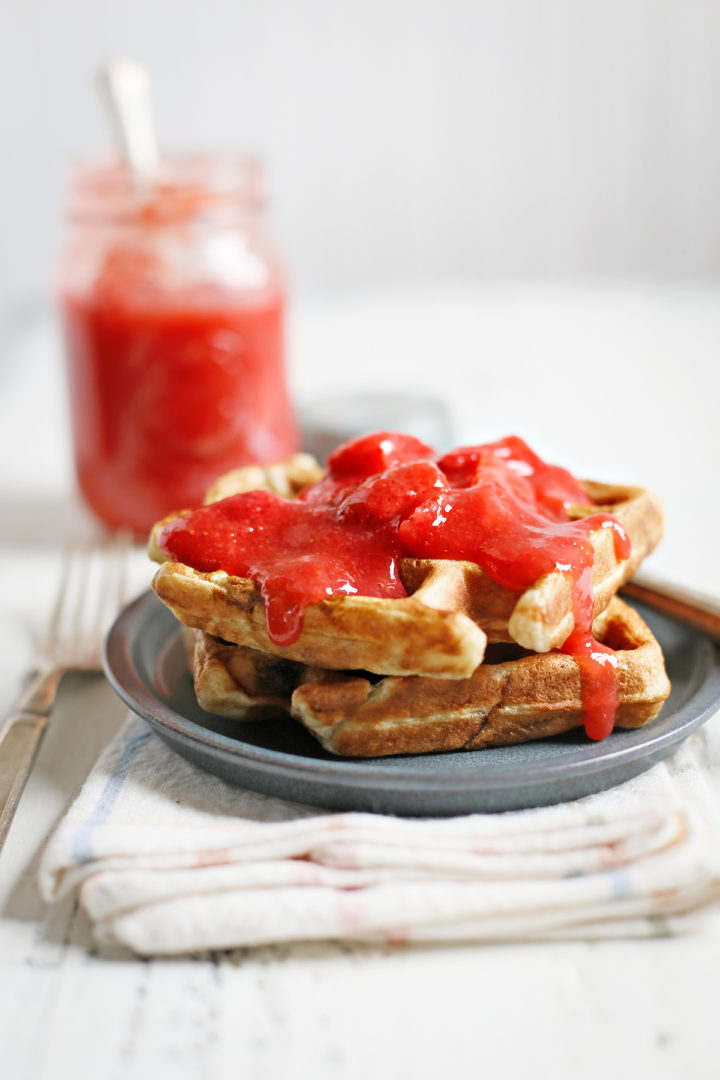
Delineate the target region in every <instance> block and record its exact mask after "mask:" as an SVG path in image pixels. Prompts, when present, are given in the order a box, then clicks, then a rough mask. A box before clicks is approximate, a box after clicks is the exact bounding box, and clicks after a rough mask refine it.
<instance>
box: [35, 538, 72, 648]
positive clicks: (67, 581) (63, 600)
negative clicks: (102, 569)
mask: <svg viewBox="0 0 720 1080" xmlns="http://www.w3.org/2000/svg"><path fill="white" fill-rule="evenodd" d="M77 563H78V548H77V547H76V546H74V545H72V546H71V545H68V546H67V547H66V548H65V550H64V552H63V560H62V567H61V571H60V587H59V589H58V593H57V599H56V600H55V605H54V607H53V611H52V615H51V616H50V623H49V625H48V628H47V631H46V633H45V635H44V637H43V639H42V643H41V646H40V647H41V649H42V650H43V651H45V652H52V651H53V650H54V649H55V648H57V646H58V645H59V643H60V641H61V640H62V638H63V631H64V625H65V623H66V621H67V615H68V611H67V608H68V603H69V602H70V599H71V597H72V596H73V595H74V597H75V601H76V603H77V593H73V589H72V586H73V583H74V579H75V576H76V573H77Z"/></svg>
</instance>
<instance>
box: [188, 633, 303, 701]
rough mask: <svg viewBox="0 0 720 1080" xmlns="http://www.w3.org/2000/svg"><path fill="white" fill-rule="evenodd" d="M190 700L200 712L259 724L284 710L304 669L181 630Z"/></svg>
mask: <svg viewBox="0 0 720 1080" xmlns="http://www.w3.org/2000/svg"><path fill="white" fill-rule="evenodd" d="M183 629H184V637H185V642H186V647H187V654H188V665H189V667H190V670H191V672H192V675H193V683H194V686H195V696H196V697H197V700H198V704H199V705H200V707H201V708H202V709H205V711H206V712H209V713H216V714H218V715H219V716H228V717H230V718H232V719H233V720H264V719H267V718H269V717H271V716H275V715H277V714H278V713H279V712H284V713H287V712H289V710H290V697H291V695H292V692H293V690H294V689H295V687H296V686H297V685H298V683H299V682H300V679H301V675H302V673H303V672H304V671H305V668H303V666H302V665H301V664H295V663H293V661H292V660H283V659H282V657H279V656H270V655H269V654H268V653H261V652H258V651H257V649H245V648H243V646H242V645H229V644H228V643H227V642H225V641H220V640H219V639H218V638H213V637H210V635H209V634H205V633H203V631H202V630H189V629H188V628H187V627H184V628H183Z"/></svg>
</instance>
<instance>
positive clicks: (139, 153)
mask: <svg viewBox="0 0 720 1080" xmlns="http://www.w3.org/2000/svg"><path fill="white" fill-rule="evenodd" d="M100 83H101V86H102V89H103V92H104V96H105V98H106V100H107V102H108V105H109V108H110V115H111V117H112V120H113V125H114V127H115V130H116V132H117V136H118V141H119V143H120V149H121V151H122V155H123V157H124V158H125V161H126V162H127V165H128V168H129V169H130V173H131V175H132V177H133V180H134V183H135V185H136V186H137V187H138V188H148V187H150V186H152V184H153V182H154V179H155V177H156V175H157V172H158V166H159V163H160V155H159V153H158V146H157V138H156V136H155V124H154V122H153V115H152V108H151V105H150V78H149V76H148V74H147V72H146V71H145V69H144V68H142V67H141V66H140V65H139V64H137V63H135V61H134V60H128V59H126V58H121V59H118V60H113V61H111V62H110V63H108V64H105V66H104V67H103V68H102V69H101V72H100Z"/></svg>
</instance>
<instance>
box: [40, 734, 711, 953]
mask: <svg viewBox="0 0 720 1080" xmlns="http://www.w3.org/2000/svg"><path fill="white" fill-rule="evenodd" d="M719 725H720V717H718V718H716V719H715V721H711V723H710V724H708V725H706V727H705V729H704V730H703V731H702V732H700V733H698V734H696V735H694V736H693V737H692V738H691V739H689V740H688V741H687V742H686V743H685V744H683V746H682V747H681V748H680V750H679V751H677V753H676V754H675V756H674V757H673V758H671V759H669V760H668V761H667V762H664V763H662V764H660V765H656V766H655V767H654V768H653V769H652V770H650V771H649V772H646V773H644V774H643V775H641V776H639V777H637V778H635V779H634V780H631V781H629V782H627V783H625V784H623V785H621V786H620V787H617V788H614V789H613V790H611V791H608V792H604V793H602V794H599V795H593V796H590V797H588V798H586V799H581V800H578V801H577V802H573V803H567V804H563V805H559V806H554V807H550V808H546V809H539V810H525V811H517V812H512V813H506V814H490V815H487V814H483V815H479V814H475V815H470V816H467V817H458V818H451V819H434V820H417V819H403V818H393V817H387V816H383V815H376V814H357V813H348V814H337V813H332V814H330V813H326V812H322V811H318V810H317V809H313V808H312V807H307V806H300V805H297V804H294V803H289V802H283V801H282V800H280V799H275V798H270V797H268V796H265V795H259V794H255V793H253V792H249V791H245V790H241V789H238V788H235V787H232V786H230V785H228V784H226V783H224V782H223V781H222V780H219V779H217V778H216V777H214V776H210V775H209V774H207V773H205V772H202V771H201V770H199V769H197V768H195V767H194V766H193V765H191V764H189V763H188V762H186V761H184V760H183V759H182V758H180V757H178V756H177V755H176V754H175V753H173V752H172V751H171V750H170V749H168V748H167V747H166V746H165V744H164V743H163V742H162V741H161V740H160V739H159V738H157V736H156V735H154V734H153V733H152V732H151V731H150V729H149V728H147V727H146V726H145V725H144V723H143V722H142V721H140V720H138V719H136V718H134V717H131V718H129V719H128V721H127V723H126V724H125V726H124V728H123V729H122V731H121V732H120V733H119V735H118V736H117V737H116V738H115V740H114V741H113V742H112V743H111V744H110V745H109V746H108V748H107V749H106V750H105V752H104V754H103V755H102V757H101V759H100V761H99V762H98V764H97V765H96V767H95V769H94V770H93V772H92V773H91V774H90V776H89V778H88V780H87V782H86V784H85V786H84V788H83V790H82V792H81V794H80V796H79V797H78V799H77V800H76V802H75V804H74V805H73V806H72V808H71V810H70V811H69V813H68V814H67V816H66V817H65V819H64V820H63V821H62V822H61V824H60V826H59V828H58V830H57V832H56V834H55V836H54V837H53V838H52V840H51V842H50V843H49V845H48V847H47V849H46V851H45V853H44V856H43V859H42V863H41V869H40V883H41V888H42V892H43V894H44V896H45V897H46V898H47V899H48V900H54V899H56V898H57V897H59V896H62V895H65V894H67V893H68V892H69V891H77V892H78V894H79V898H80V902H81V904H82V906H83V907H84V909H85V910H86V912H87V914H88V915H89V917H90V920H91V921H92V923H93V926H94V930H95V934H96V937H97V939H98V940H99V941H101V942H113V943H121V944H123V945H126V946H128V947H129V948H130V949H132V950H134V951H135V952H137V953H139V954H141V955H146V956H150V955H161V954H172V953H191V952H194V951H199V950H206V949H223V948H232V947H235V946H242V945H256V944H266V943H270V942H280V941H291V940H308V939H341V938H354V939H361V940H368V941H386V942H394V943H404V942H413V941H448V940H453V939H457V940H476V941H490V940H523V939H524V940H531V939H540V938H568V937H575V938H597V937H612V936H621V935H624V936H628V935H632V936H639V935H658V934H669V933H676V932H680V931H684V930H688V929H692V928H693V927H694V926H695V925H696V924H697V921H698V916H699V914H700V912H701V911H705V910H706V909H707V908H708V906H709V905H710V904H711V903H712V902H713V901H717V900H718V899H720V839H719V838H720V799H719V798H718V786H719V784H720V780H719V778H720V726H719ZM715 910H717V908H715Z"/></svg>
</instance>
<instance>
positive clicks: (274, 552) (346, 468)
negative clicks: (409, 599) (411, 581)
mask: <svg viewBox="0 0 720 1080" xmlns="http://www.w3.org/2000/svg"><path fill="white" fill-rule="evenodd" d="M571 504H582V505H588V504H589V500H588V496H587V495H586V493H585V492H584V490H583V489H582V487H581V486H580V485H579V484H578V482H577V481H576V480H575V479H574V478H573V477H572V476H571V475H570V473H568V472H567V471H566V470H565V469H561V468H558V467H557V466H552V465H546V464H545V463H544V462H543V461H541V460H540V458H538V457H537V455H536V454H534V453H533V452H532V450H530V448H529V447H528V446H527V445H526V444H525V443H524V442H523V441H522V440H521V439H519V438H517V437H514V436H513V437H510V438H508V439H503V440H501V441H499V442H496V443H488V444H486V445H483V446H472V447H464V448H462V449H459V450H455V451H453V452H452V453H450V454H445V455H444V456H442V457H438V456H437V455H436V453H435V452H434V451H433V450H432V448H431V447H429V446H427V445H425V444H424V443H422V442H420V441H419V440H418V439H414V438H412V437H410V436H407V435H396V434H393V433H389V432H379V433H375V434H373V435H367V436H363V437H361V438H359V439H354V440H351V441H350V442H348V443H344V444H343V445H342V446H341V447H339V448H338V449H337V450H336V451H335V452H334V453H333V454H332V455H331V457H330V459H329V461H328V472H327V475H326V476H325V478H324V479H323V480H321V481H320V482H319V483H318V484H314V485H313V486H312V487H310V488H308V489H306V490H305V491H304V492H303V493H302V494H301V496H300V497H299V499H297V500H295V501H288V500H285V499H282V498H280V497H278V496H276V495H273V494H271V493H270V492H267V491H254V492H247V493H244V494H241V495H234V496H231V497H230V498H228V499H223V500H222V501H221V502H217V503H213V504H212V505H211V506H206V507H203V508H201V509H199V510H194V511H192V512H190V513H189V514H186V515H184V516H183V517H181V518H178V519H177V520H176V521H173V522H171V523H170V524H169V525H166V526H165V527H164V529H163V530H162V531H161V534H160V538H159V543H160V547H161V548H162V550H163V551H164V552H165V554H166V555H168V556H169V557H170V558H173V559H176V560H178V561H180V562H183V563H185V564H186V565H189V566H192V567H194V568H195V569H196V570H200V571H205V572H209V571H213V570H224V571H225V572H227V573H228V574H232V575H235V576H238V577H247V578H250V579H251V580H252V581H254V582H255V584H256V585H257V586H258V588H259V590H260V592H261V594H262V596H263V599H264V601H265V605H266V617H267V627H268V634H269V635H270V637H271V639H272V640H273V641H275V642H276V643H277V644H279V645H287V644H289V643H290V642H292V641H294V640H295V638H296V637H297V635H298V634H299V632H300V629H301V626H302V618H303V612H304V610H305V608H306V607H307V605H308V604H312V603H316V602H318V601H320V600H324V599H326V598H327V597H329V596H334V595H351V594H359V595H362V596H377V597H398V596H404V595H405V590H404V588H403V585H402V582H401V581H400V579H399V577H398V572H397V566H398V560H399V559H401V558H402V557H403V556H406V555H407V556H419V557H423V558H433V559H438V558H447V559H462V560H469V561H471V562H475V563H477V564H478V565H479V566H481V567H482V569H483V570H484V571H485V572H486V573H488V574H489V575H490V576H491V577H492V578H494V579H495V580H496V581H498V582H499V583H500V584H501V585H503V586H505V587H506V588H508V589H511V590H513V591H516V592H522V591H523V590H524V589H526V588H529V587H530V586H531V585H532V584H534V582H535V581H537V579H538V578H539V577H541V576H542V575H543V574H547V573H549V572H551V571H554V570H558V571H561V572H562V573H566V574H567V575H568V576H569V578H570V580H571V582H572V587H573V611H574V616H575V630H574V631H573V633H572V634H571V635H570V637H569V638H568V640H567V641H566V642H565V644H564V645H563V647H562V651H563V652H566V653H568V654H569V655H571V656H572V657H573V658H574V659H575V660H576V662H577V664H578V666H579V668H580V672H581V678H582V685H583V704H584V708H585V728H586V731H587V733H588V735H589V736H590V738H593V739H600V738H604V737H605V736H606V735H607V734H609V732H610V731H611V730H612V726H613V720H614V715H615V711H616V708H617V687H616V679H615V669H614V654H613V652H612V650H610V649H608V648H606V646H604V645H601V644H600V643H599V642H597V641H595V639H594V638H593V636H592V632H591V627H592V615H593V588H592V571H593V558H594V552H593V547H592V543H591V541H590V539H589V534H590V532H591V531H593V530H595V529H599V528H609V529H611V530H612V535H613V542H614V545H615V551H616V554H617V556H618V558H627V556H628V555H629V553H630V543H629V540H628V537H627V536H626V534H625V532H624V531H623V529H622V527H621V526H620V524H619V523H618V522H617V521H616V520H615V519H614V518H612V517H611V516H609V515H608V514H593V515H591V516H588V517H585V518H582V519H581V520H578V521H571V520H570V519H569V516H568V510H567V508H568V506H569V505H571Z"/></svg>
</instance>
